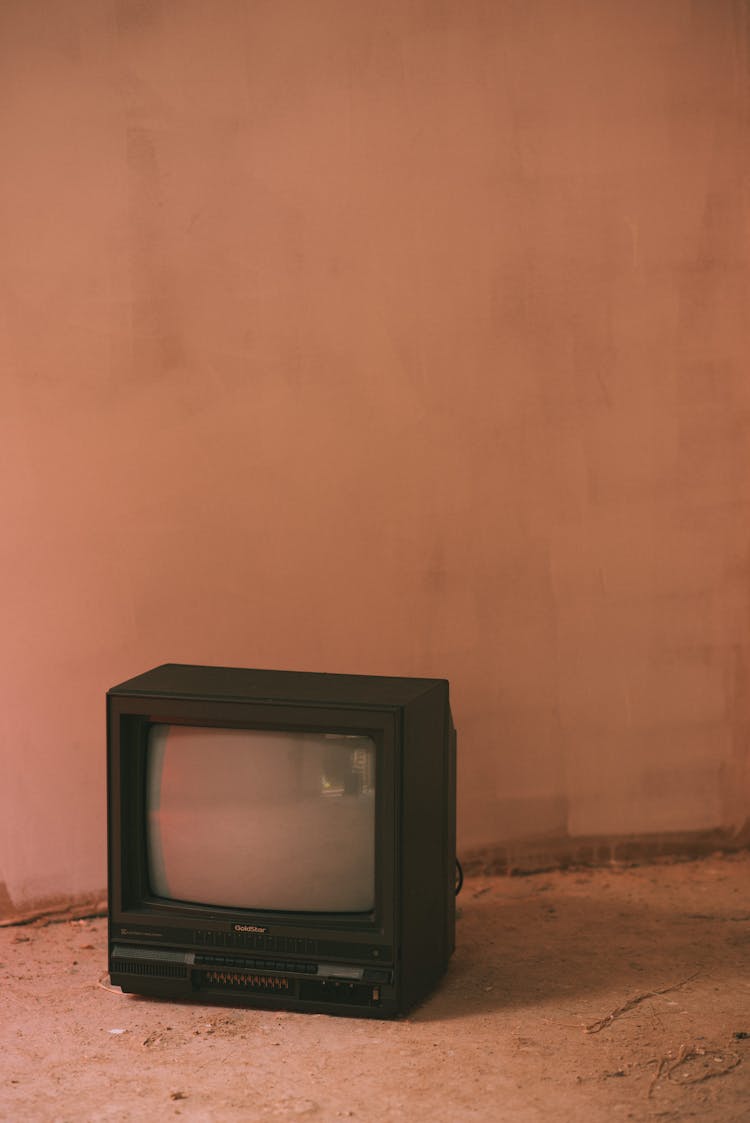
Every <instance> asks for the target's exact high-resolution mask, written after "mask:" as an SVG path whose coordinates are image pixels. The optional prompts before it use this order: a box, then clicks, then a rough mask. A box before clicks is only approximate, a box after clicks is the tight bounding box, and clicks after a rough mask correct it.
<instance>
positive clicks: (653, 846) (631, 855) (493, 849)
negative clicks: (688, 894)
mask: <svg viewBox="0 0 750 1123" xmlns="http://www.w3.org/2000/svg"><path fill="white" fill-rule="evenodd" d="M748 847H750V820H748V821H747V822H746V823H745V825H744V826H743V827H742V829H741V830H740V831H730V830H724V829H720V828H717V829H715V830H710V831H670V832H665V833H660V834H639V835H592V836H590V837H578V838H574V837H570V836H568V835H565V836H554V837H536V838H526V839H514V840H512V841H508V842H503V843H495V844H492V845H488V846H482V847H475V848H473V849H472V848H469V849H467V851H466V852H465V853H462V854H459V857H460V859H461V864H462V866H463V869H464V872H465V873H466V874H530V873H541V872H543V871H545V870H557V869H567V868H568V867H570V866H613V865H614V866H628V865H630V866H635V865H646V864H648V863H650V862H665V861H671V862H676V861H690V860H691V859H693V858H702V857H705V856H706V855H707V854H714V853H716V852H717V851H721V852H722V853H734V852H736V851H739V850H745V849H747V848H748Z"/></svg>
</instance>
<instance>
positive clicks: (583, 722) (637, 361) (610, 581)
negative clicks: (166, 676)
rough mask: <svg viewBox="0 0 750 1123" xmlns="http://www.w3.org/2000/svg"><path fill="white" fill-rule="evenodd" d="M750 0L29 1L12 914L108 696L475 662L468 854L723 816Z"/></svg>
mask: <svg viewBox="0 0 750 1123" xmlns="http://www.w3.org/2000/svg"><path fill="white" fill-rule="evenodd" d="M749 57H750V55H749V51H748V5H747V3H745V2H743V0H712V2H711V3H695V2H690V0H666V2H664V3H659V4H653V3H651V2H650V0H613V2H608V3H604V4H602V3H597V2H595V0H501V2H499V3H494V4H485V3H483V2H480V0H429V2H427V0H407V2H405V0H383V2H380V3H377V4H372V3H364V2H360V0H355V2H353V3H352V2H351V0H321V2H320V3H316V4H310V3H307V2H306V0H268V2H266V0H254V2H253V3H242V2H239V0H236V2H235V0H213V2H212V3H211V4H206V3H204V2H203V0H180V2H179V3H178V2H174V0H173V2H169V0H149V2H143V0H35V2H34V3H27V2H21V0H4V3H3V4H2V5H0V151H2V153H3V171H2V176H0V239H1V241H2V247H3V249H2V254H1V255H0V427H1V430H2V436H1V439H0V526H1V527H2V532H1V534H0V582H1V585H0V588H1V590H2V627H1V628H0V683H2V688H1V690H2V704H1V705H0V753H1V754H2V784H1V785H0V882H3V883H4V884H5V890H4V894H5V895H4V897H3V899H2V900H0V913H2V912H3V910H4V911H5V912H6V913H8V912H10V911H12V910H13V909H14V908H20V907H22V906H23V905H25V904H28V903H29V902H31V903H33V902H39V901H42V900H45V899H49V898H52V897H56V896H59V897H66V896H76V895H81V894H85V893H87V892H89V891H93V890H96V889H99V888H100V887H101V886H102V885H103V884H104V879H105V862H104V756H103V734H104V728H103V714H104V701H103V696H104V692H105V690H106V688H107V687H108V686H110V685H111V684H112V683H114V682H117V681H120V680H122V679H123V678H126V677H129V676H130V675H131V674H133V673H137V672H139V671H141V670H144V669H146V668H147V667H149V666H152V665H154V664H157V663H160V662H164V661H185V662H216V663H223V664H237V665H246V666H253V665H255V666H268V667H279V668H285V667H292V668H300V669H306V668H307V669H322V670H331V671H352V672H365V673H390V674H424V675H440V676H446V677H448V678H450V680H451V684H452V694H453V704H454V712H455V717H456V722H457V725H458V727H459V734H460V757H461V765H460V806H459V831H460V843H461V845H462V846H463V847H471V846H479V845H482V844H491V843H493V842H495V841H498V840H505V839H514V838H524V837H527V836H532V835H540V834H541V835H548V836H550V837H557V836H563V835H572V836H582V835H598V834H605V835H606V834H611V833H618V834H636V835H637V834H640V833H653V832H662V831H700V830H707V829H711V828H714V827H722V828H725V829H727V830H733V829H738V828H739V827H740V826H741V825H742V823H743V822H744V821H745V820H746V819H747V817H748V816H749V815H750V762H749V752H748V731H749V729H750V700H749V696H748V658H749V656H750V633H749V631H748V623H749V622H750V613H749V600H748V594H749V589H748V578H749V576H750V572H749V569H750V567H749V563H748V558H749V553H748V545H749V543H748V536H749V528H748V503H749V501H750V431H749V426H748V419H749V417H750V413H749V408H748V407H749V406H750V384H749V382H748V375H747V369H748V368H747V361H748V326H747V323H748V319H747V305H748V248H747V247H748V240H747V236H748V221H747V220H748V176H747V170H748V169H747V159H748V157H747V143H746V142H747V130H748V106H749V101H748V58H749Z"/></svg>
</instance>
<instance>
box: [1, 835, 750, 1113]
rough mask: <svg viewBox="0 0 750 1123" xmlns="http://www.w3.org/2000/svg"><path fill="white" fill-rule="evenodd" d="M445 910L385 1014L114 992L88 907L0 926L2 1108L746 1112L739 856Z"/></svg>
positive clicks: (749, 1033)
mask: <svg viewBox="0 0 750 1123" xmlns="http://www.w3.org/2000/svg"><path fill="white" fill-rule="evenodd" d="M460 905H461V910H460V912H461V916H460V919H459V922H458V947H457V951H456V955H455V957H454V960H453V962H452V964H451V967H450V970H449V972H448V975H447V976H446V978H445V980H444V982H443V984H442V985H441V987H440V988H439V989H438V991H437V992H436V993H435V994H434V995H433V997H432V998H431V999H430V1000H429V1001H428V1002H427V1003H426V1004H425V1005H423V1006H422V1007H421V1008H420V1009H418V1010H416V1011H415V1012H414V1013H413V1014H412V1015H411V1016H410V1017H409V1018H408V1019H405V1020H402V1021H396V1022H377V1021H360V1020H354V1019H346V1018H332V1017H327V1016H315V1015H305V1014H277V1013H268V1012H261V1011H255V1010H248V1009H242V1008H237V1009H234V1008H226V1007H221V1008H219V1007H211V1006H194V1005H178V1004H173V1003H167V1002H155V1001H152V1000H146V999H141V998H134V997H130V996H126V995H123V994H121V993H120V992H119V991H113V990H108V989H105V980H103V979H102V976H103V972H104V971H105V969H106V962H105V922H104V921H103V920H102V919H96V920H93V921H79V922H65V923H58V924H49V925H46V926H41V925H37V926H35V925H26V926H24V927H16V928H6V929H0V1118H2V1119H3V1120H12V1121H14V1123H16V1121H18V1123H24V1121H28V1120H33V1121H36V1120H44V1121H46V1120H51V1121H60V1123H63V1121H64V1123H68V1121H70V1123H73V1121H79V1120H93V1121H98V1120H116V1121H127V1120H135V1119H139V1120H140V1119H149V1120H162V1119H172V1118H173V1117H174V1118H175V1119H176V1118H177V1117H182V1119H183V1120H218V1121H223V1120H269V1121H278V1120H299V1119H309V1120H311V1121H316V1123H323V1121H326V1120H331V1121H336V1120H339V1119H351V1120H354V1121H360V1123H363V1121H369V1120H386V1121H391V1120H394V1121H395V1120H406V1119H409V1120H430V1121H438V1123H439V1121H443V1120H446V1121H447V1120H452V1121H453V1120H463V1119H466V1120H493V1121H496V1120H500V1121H502V1120H508V1121H512V1123H532V1121H536V1120H555V1121H558V1120H561V1121H568V1120H571V1121H572V1120H575V1121H589V1120H590V1121H598V1120H602V1121H604V1120H607V1121H610V1120H618V1119H629V1120H679V1121H682V1120H706V1121H715V1123H740V1121H742V1123H748V1120H750V855H748V854H740V855H734V856H732V857H726V858H722V857H720V856H717V857H714V858H710V859H706V860H702V861H699V862H692V863H685V864H680V865H668V866H648V867H643V868H639V869H605V870H576V871H569V872H560V873H552V874H539V875H536V876H534V877H527V878H504V879H503V878H490V877H475V878H470V879H468V880H467V882H466V885H465V886H464V890H463V893H462V895H461V898H460ZM666 988H672V989H666ZM658 991H662V992H663V993H654V992H658ZM644 995H648V997H642V996H644ZM623 1007H627V1008H626V1009H624V1010H622V1008H623ZM620 1011H621V1012H620ZM587 1026H588V1027H589V1031H587V1030H586V1028H585V1027H587Z"/></svg>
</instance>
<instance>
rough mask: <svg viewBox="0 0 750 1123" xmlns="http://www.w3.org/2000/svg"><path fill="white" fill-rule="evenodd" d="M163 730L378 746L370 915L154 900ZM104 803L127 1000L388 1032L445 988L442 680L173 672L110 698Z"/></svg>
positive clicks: (452, 748) (448, 809)
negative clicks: (158, 729)
mask: <svg viewBox="0 0 750 1123" xmlns="http://www.w3.org/2000/svg"><path fill="white" fill-rule="evenodd" d="M155 723H163V724H173V725H175V724H176V725H191V726H196V725H197V726H208V727H224V728H235V729H237V728H240V729H241V728H246V729H262V730H287V731H289V730H291V731H303V730H304V731H311V732H325V733H351V734H357V735H365V736H368V737H371V738H372V739H373V741H374V742H375V745H376V784H375V793H376V794H375V907H374V909H373V910H372V912H370V913H351V914H345V913H319V912H290V911H287V910H285V911H268V910H265V911H264V910H260V909H258V910H255V909H228V908H223V907H216V906H209V905H201V904H193V903H189V902H184V901H175V900H170V899H165V898H158V897H155V896H153V895H152V893H151V890H150V888H149V884H148V872H147V871H148V864H147V854H146V846H147V831H146V825H147V824H146V783H145V776H146V767H145V766H146V751H147V741H148V730H149V727H150V725H152V724H155ZM107 789H108V844H109V973H110V979H111V982H112V983H113V984H114V985H117V986H120V987H121V988H122V990H123V991H126V992H129V993H135V994H142V995H152V996H155V997H162V998H173V999H178V998H179V999H193V1000H198V1001H205V1002H211V1003H217V1002H218V1003H241V1004H244V1005H252V1006H259V1007H264V1008H274V1009H285V1010H307V1011H310V1012H315V1013H339V1014H346V1015H349V1016H352V1015H355V1016H356V1015H361V1016H368V1017H378V1018H383V1017H391V1016H393V1015H396V1014H402V1013H404V1012H406V1011H407V1010H408V1009H410V1008H411V1007H412V1006H414V1005H415V1004H416V1003H418V1002H420V1001H421V1000H422V999H423V998H425V996H426V995H427V994H428V993H429V992H430V990H431V989H432V988H433V987H434V986H435V984H436V983H437V981H438V979H439V978H440V977H441V975H442V974H443V973H444V971H445V969H446V967H447V964H448V961H449V959H450V956H451V954H452V952H453V950H454V944H455V888H454V886H455V860H456V841H455V835H456V812H455V809H456V734H455V729H454V727H453V721H452V717H451V711H450V703H449V694H448V682H447V681H446V680H444V679H420V678H386V677H381V676H377V677H376V676H365V675H334V674H319V673H313V672H293V671H265V670H245V669H240V668H229V667H203V666H192V665H186V664H175V663H169V664H164V665H163V666H160V667H156V668H154V669H153V670H150V671H147V672H146V673H145V674H141V675H138V676H136V677H135V678H132V679H129V680H128V681H127V682H123V683H121V684H120V685H119V686H115V687H113V688H112V689H111V690H110V691H108V693H107ZM262 860H264V861H272V855H266V856H263V858H262ZM280 876H283V871H280Z"/></svg>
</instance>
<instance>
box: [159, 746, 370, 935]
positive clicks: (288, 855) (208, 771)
mask: <svg viewBox="0 0 750 1123" xmlns="http://www.w3.org/2000/svg"><path fill="white" fill-rule="evenodd" d="M146 791H147V797H146V810H147V824H148V825H147V852H148V872H149V882H150V887H151V890H152V892H153V894H154V896H156V897H163V898H168V899H172V900H177V901H190V902H194V903H199V904H204V905H211V906H222V907H224V908H231V909H235V910H236V909H250V908H252V909H263V910H266V909H269V910H272V911H279V910H292V911H294V910H298V911H303V912H307V911H309V912H346V913H354V912H369V911H370V910H371V909H372V908H373V907H374V905H375V745H374V742H373V741H372V739H371V738H369V737H364V736H356V735H345V734H338V733H298V732H289V731H283V732H276V731H269V730H248V729H212V728H201V727H196V726H185V725H162V724H155V725H152V726H151V728H150V730H149V734H148V746H147V751H146ZM281 872H283V876H280V873H281Z"/></svg>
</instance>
